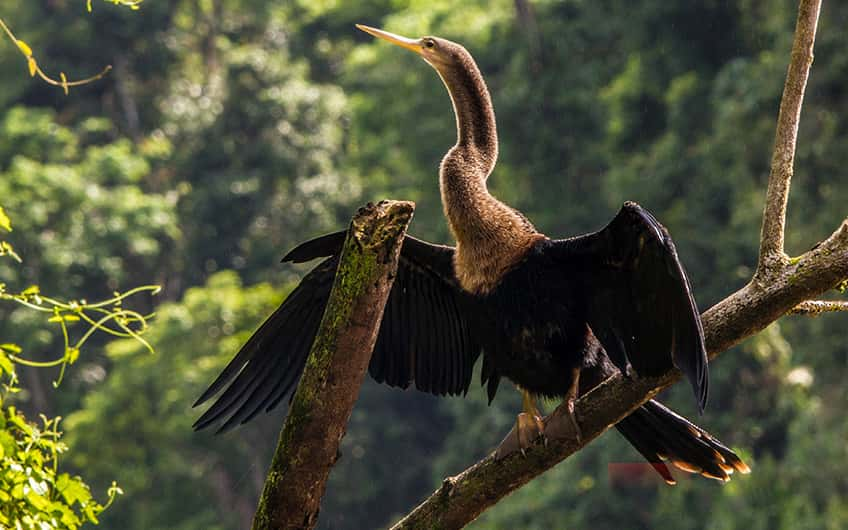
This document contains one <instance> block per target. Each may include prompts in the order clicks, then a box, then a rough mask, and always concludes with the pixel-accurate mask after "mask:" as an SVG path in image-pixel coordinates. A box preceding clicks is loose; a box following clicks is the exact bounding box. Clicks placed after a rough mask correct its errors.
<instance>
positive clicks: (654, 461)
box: [616, 400, 751, 484]
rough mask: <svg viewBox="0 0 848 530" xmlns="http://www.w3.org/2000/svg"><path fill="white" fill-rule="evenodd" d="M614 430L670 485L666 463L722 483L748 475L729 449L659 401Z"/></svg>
mask: <svg viewBox="0 0 848 530" xmlns="http://www.w3.org/2000/svg"><path fill="white" fill-rule="evenodd" d="M616 427H617V428H618V430H619V432H621V434H622V435H623V436H624V437H625V438H626V439H627V441H628V442H630V444H631V445H633V447H634V448H636V450H637V451H639V453H640V454H641V455H642V456H644V457H645V459H646V460H647V461H648V462H650V463H651V465H653V467H654V469H656V471H657V472H658V473H659V474H660V475H661V476H662V477H663V479H664V480H665V481H666V482H667V483H669V484H674V483H675V480H674V477H672V475H671V473H670V472H669V469H668V467H667V466H666V463H667V462H668V463H671V464H674V465H675V466H676V467H677V468H679V469H682V470H683V471H687V472H689V473H699V474H701V475H703V476H705V477H707V478H712V479H716V480H720V481H722V482H727V481H728V480H730V475H732V474H733V473H734V472H735V471H738V472H740V473H743V474H744V473H750V472H751V470H750V468H749V467H748V466H747V465H746V464H745V462H743V461H742V459H741V458H739V456H738V455H737V454H736V453H734V452H733V451H732V450H731V449H729V448H728V447H727V446H725V445H724V444H723V443H721V442H720V441H719V440H717V439H716V438H713V436H712V435H710V434H709V433H708V432H706V431H705V430H703V429H701V428H700V427H698V426H697V425H695V424H694V423H692V422H690V421H689V420H687V419H686V418H684V417H683V416H680V415H679V414H677V413H675V412H674V411H672V410H671V409H669V408H668V407H666V406H664V405H663V404H661V403H660V402H658V401H653V400H652V401H649V402H648V403H645V405H643V406H642V407H641V408H639V409H637V410H636V411H635V412H634V413H633V414H631V415H630V416H628V417H627V418H625V419H623V420H621V421H620V422H619V423H618V424H617V425H616Z"/></svg>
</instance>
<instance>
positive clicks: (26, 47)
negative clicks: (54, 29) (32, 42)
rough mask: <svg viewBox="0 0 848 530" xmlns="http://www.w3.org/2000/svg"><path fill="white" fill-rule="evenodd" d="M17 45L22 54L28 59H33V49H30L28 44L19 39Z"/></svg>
mask: <svg viewBox="0 0 848 530" xmlns="http://www.w3.org/2000/svg"><path fill="white" fill-rule="evenodd" d="M17 44H18V48H20V49H21V53H23V54H24V55H26V56H27V57H32V48H30V47H29V45H28V44H27V43H25V42H24V41H22V40H21V39H18V40H17Z"/></svg>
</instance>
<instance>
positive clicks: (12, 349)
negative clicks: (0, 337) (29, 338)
mask: <svg viewBox="0 0 848 530" xmlns="http://www.w3.org/2000/svg"><path fill="white" fill-rule="evenodd" d="M0 350H6V351H7V352H9V353H21V351H22V350H21V347H20V346H18V345H17V344H12V343H10V342H7V343H5V344H0Z"/></svg>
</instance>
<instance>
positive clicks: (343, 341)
mask: <svg viewBox="0 0 848 530" xmlns="http://www.w3.org/2000/svg"><path fill="white" fill-rule="evenodd" d="M413 209H414V205H413V204H412V203H411V202H398V201H383V202H381V203H380V204H378V205H377V206H373V205H369V206H367V207H366V208H362V209H360V210H359V212H358V213H357V215H356V216H355V217H354V218H353V220H352V221H351V224H350V229H349V230H348V235H347V240H346V241H345V243H344V247H343V249H342V253H341V257H340V261H339V266H338V271H337V273H336V278H335V281H334V283H333V290H332V292H331V294H330V299H329V302H328V303H327V308H326V310H325V312H324V317H323V319H322V320H321V325H320V327H319V328H318V333H317V336H316V339H315V342H314V343H313V345H312V349H311V351H310V353H309V358H308V360H307V362H306V368H305V369H304V372H303V376H302V378H301V380H300V383H299V384H298V386H297V391H296V392H295V395H294V400H293V401H292V404H291V407H290V408H289V414H288V417H287V418H286V423H285V426H284V427H283V431H282V434H281V435H280V440H279V442H278V444H277V450H276V452H275V454H274V459H273V461H272V463H271V469H270V471H269V472H268V478H267V479H266V482H265V489H264V491H263V492H262V498H261V499H260V501H259V508H258V510H257V512H256V515H255V517H254V519H253V528H254V529H262V530H266V529H272V528H273V529H280V528H299V529H300V528H313V527H314V526H315V523H316V522H317V518H318V509H319V507H320V503H321V497H322V496H323V495H324V489H325V485H326V481H327V477H328V476H329V473H330V468H332V466H333V464H334V463H335V461H336V459H337V454H338V447H339V442H340V441H341V438H342V436H344V433H345V430H346V426H347V421H348V419H349V418H350V412H351V410H352V409H353V404H354V402H355V401H356V397H357V396H358V394H359V387H360V385H361V384H362V378H363V376H364V375H365V371H366V369H367V368H368V362H369V360H370V359H371V351H372V350H373V348H374V343H375V341H376V340H377V331H378V329H379V324H380V321H381V319H382V317H383V308H384V306H385V305H386V299H387V298H388V295H389V291H390V290H391V288H392V283H393V281H394V277H395V272H396V270H397V260H398V255H399V253H400V248H401V243H402V242H403V238H404V235H405V234H406V227H407V226H408V225H409V221H410V219H411V218H412V212H413Z"/></svg>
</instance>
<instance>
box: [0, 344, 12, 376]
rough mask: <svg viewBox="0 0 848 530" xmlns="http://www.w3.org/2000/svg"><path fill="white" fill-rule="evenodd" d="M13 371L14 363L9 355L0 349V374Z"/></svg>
mask: <svg viewBox="0 0 848 530" xmlns="http://www.w3.org/2000/svg"><path fill="white" fill-rule="evenodd" d="M13 373H15V365H14V364H13V363H12V360H11V359H9V356H8V355H6V353H5V352H4V351H3V350H0V375H2V374H9V375H11V374H13Z"/></svg>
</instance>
